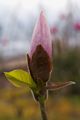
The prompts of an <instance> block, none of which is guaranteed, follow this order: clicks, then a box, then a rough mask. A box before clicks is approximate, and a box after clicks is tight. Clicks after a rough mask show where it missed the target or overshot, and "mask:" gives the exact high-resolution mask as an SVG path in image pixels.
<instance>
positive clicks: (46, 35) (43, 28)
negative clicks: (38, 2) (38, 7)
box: [29, 11, 52, 58]
mask: <svg viewBox="0 0 80 120" xmlns="http://www.w3.org/2000/svg"><path fill="white" fill-rule="evenodd" d="M38 45H41V46H42V47H43V48H44V50H45V51H46V52H47V53H48V55H49V57H50V58H51V57H52V41H51V35H50V29H49V26H48V24H47V21H46V18H45V16H44V13H43V11H41V13H40V16H39V19H38V21H37V24H36V26H35V29H34V32H33V36H32V43H31V48H30V53H29V55H30V57H32V55H33V53H34V52H35V50H36V47H37V46H38Z"/></svg>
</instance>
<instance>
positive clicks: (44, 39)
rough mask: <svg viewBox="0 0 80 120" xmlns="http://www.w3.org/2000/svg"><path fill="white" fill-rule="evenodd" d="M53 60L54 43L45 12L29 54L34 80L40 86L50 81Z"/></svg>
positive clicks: (41, 14) (35, 30)
mask: <svg viewBox="0 0 80 120" xmlns="http://www.w3.org/2000/svg"><path fill="white" fill-rule="evenodd" d="M51 58H52V41H51V35H50V29H49V27H48V25H47V22H46V19H45V16H44V14H43V12H41V13H40V17H39V19H38V22H37V24H36V26H35V29H34V32H33V37H32V43H31V48H30V52H29V54H28V66H29V70H30V73H31V76H32V78H33V80H34V81H35V82H36V83H37V85H39V86H44V85H45V84H46V82H47V81H48V80H49V77H50V72H51V69H52V65H51Z"/></svg>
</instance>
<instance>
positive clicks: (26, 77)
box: [4, 69, 36, 88]
mask: <svg viewBox="0 0 80 120" xmlns="http://www.w3.org/2000/svg"><path fill="white" fill-rule="evenodd" d="M4 74H5V76H6V78H7V79H8V80H9V81H10V82H11V83H12V84H13V85H14V86H16V87H21V86H25V85H27V86H28V87H30V88H36V84H35V82H34V81H33V79H32V77H31V75H30V74H29V73H28V72H26V71H24V70H21V69H19V70H13V71H10V72H4Z"/></svg>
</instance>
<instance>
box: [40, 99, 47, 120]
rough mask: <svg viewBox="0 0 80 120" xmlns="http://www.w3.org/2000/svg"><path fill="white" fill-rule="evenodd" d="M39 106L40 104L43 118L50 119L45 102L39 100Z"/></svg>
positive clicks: (44, 119)
mask: <svg viewBox="0 0 80 120" xmlns="http://www.w3.org/2000/svg"><path fill="white" fill-rule="evenodd" d="M39 106H40V111H41V117H42V120H48V118H47V114H46V109H45V104H44V102H43V101H39Z"/></svg>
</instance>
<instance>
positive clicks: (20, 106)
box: [0, 0, 80, 120]
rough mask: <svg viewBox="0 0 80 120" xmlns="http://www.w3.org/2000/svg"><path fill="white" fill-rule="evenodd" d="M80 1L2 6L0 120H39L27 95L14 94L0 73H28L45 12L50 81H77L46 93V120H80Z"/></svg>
mask: <svg viewBox="0 0 80 120" xmlns="http://www.w3.org/2000/svg"><path fill="white" fill-rule="evenodd" d="M79 2H80V1H79V0H56V1H55V0H50V1H49V0H29V1H28V0H0V120H26V119H27V120H39V118H40V113H39V112H40V111H39V109H38V104H37V103H36V102H34V100H33V98H32V95H31V93H30V90H29V89H26V88H24V89H23V88H20V89H19V88H15V87H14V86H12V85H11V84H10V83H9V82H8V81H7V80H6V78H5V76H4V74H3V72H4V71H10V70H13V69H19V68H21V69H24V70H27V64H26V63H27V61H26V54H27V52H28V51H29V47H30V42H31V37H32V32H33V29H34V25H35V23H36V20H37V17H38V16H39V13H40V11H41V10H44V12H45V15H46V19H47V21H48V23H49V26H50V30H51V36H52V40H53V72H52V76H51V81H53V82H59V81H69V80H72V81H75V82H76V85H72V86H69V87H66V88H64V89H61V90H59V91H53V92H51V91H50V92H49V98H48V100H47V101H46V108H47V113H48V118H49V120H80V4H79Z"/></svg>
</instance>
